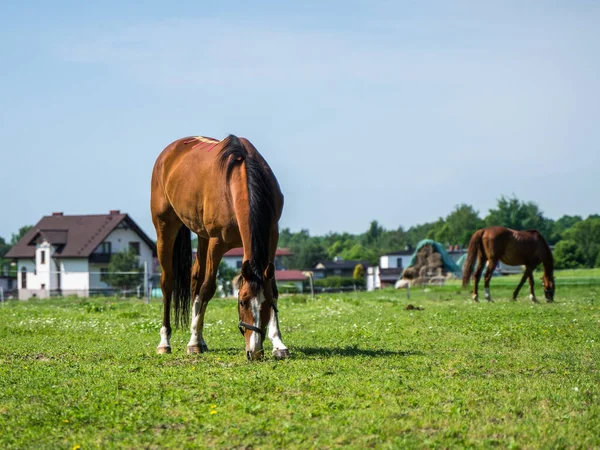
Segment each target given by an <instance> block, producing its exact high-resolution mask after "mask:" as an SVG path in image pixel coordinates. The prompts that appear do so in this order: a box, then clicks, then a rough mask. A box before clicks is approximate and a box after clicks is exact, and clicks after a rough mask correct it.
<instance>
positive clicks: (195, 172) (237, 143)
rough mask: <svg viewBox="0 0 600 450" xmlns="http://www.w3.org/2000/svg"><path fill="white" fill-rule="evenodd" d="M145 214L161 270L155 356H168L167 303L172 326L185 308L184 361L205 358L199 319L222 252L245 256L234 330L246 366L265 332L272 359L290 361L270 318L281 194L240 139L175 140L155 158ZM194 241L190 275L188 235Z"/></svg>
mask: <svg viewBox="0 0 600 450" xmlns="http://www.w3.org/2000/svg"><path fill="white" fill-rule="evenodd" d="M151 189H152V190H151V201H150V209H151V211H152V222H153V223H154V227H155V228H156V235H157V239H158V240H157V249H158V259H159V262H160V265H161V268H162V274H161V278H160V285H161V289H162V292H163V323H162V328H161V330H160V336H161V340H160V344H159V345H158V348H157V353H170V352H171V345H170V337H171V322H170V315H171V300H172V299H173V301H174V306H175V325H176V326H179V325H186V324H187V323H188V318H189V314H190V306H191V304H192V300H193V308H192V326H191V338H190V341H189V343H188V346H187V351H188V353H203V352H205V351H207V350H208V347H207V345H206V342H205V341H204V338H203V336H202V330H203V327H204V315H205V313H206V307H207V306H208V302H209V300H210V299H211V298H212V297H213V295H214V294H215V291H216V287H217V281H216V277H217V269H218V267H219V262H220V261H221V258H222V257H223V255H224V254H225V252H227V251H228V250H230V249H232V248H235V247H243V248H244V258H243V263H242V267H241V275H242V276H241V285H240V290H239V294H238V315H239V319H240V320H239V325H238V327H239V329H240V331H241V333H242V335H243V336H244V338H245V341H246V355H247V357H248V359H256V358H259V357H261V356H262V355H263V341H264V338H265V334H266V333H265V329H266V327H267V325H268V327H269V335H268V336H269V339H271V341H272V343H273V354H274V356H275V357H277V358H285V357H288V356H289V351H288V349H287V347H286V346H285V345H284V344H283V342H282V341H281V332H280V330H279V323H278V318H277V297H278V292H277V286H276V284H275V278H274V273H275V268H274V266H273V262H274V259H275V251H276V249H277V242H278V240H279V230H278V222H279V219H280V217H281V213H282V210H283V194H282V193H281V190H280V189H279V184H278V182H277V179H276V178H275V175H273V172H272V171H271V168H270V167H269V165H268V164H267V162H266V161H265V160H264V159H263V157H262V156H261V155H260V154H259V153H258V151H257V150H256V148H254V146H253V145H252V144H251V143H250V142H249V141H248V140H246V139H244V138H238V137H236V136H233V135H230V136H228V137H227V138H226V139H224V140H223V141H218V140H215V139H212V138H206V137H202V136H197V137H188V138H183V139H179V140H177V141H175V142H173V143H171V144H170V145H169V146H167V147H166V148H165V149H164V150H163V151H162V153H161V154H160V155H159V156H158V158H157V160H156V163H155V164H154V169H153V172H152V183H151ZM190 231H192V232H194V233H196V234H197V235H198V252H197V256H196V260H195V261H194V265H193V267H192V249H191V233H190Z"/></svg>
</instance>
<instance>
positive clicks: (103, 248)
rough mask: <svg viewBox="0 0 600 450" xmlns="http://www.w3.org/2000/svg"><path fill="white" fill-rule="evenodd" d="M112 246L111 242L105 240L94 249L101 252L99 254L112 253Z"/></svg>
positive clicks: (97, 252) (95, 251)
mask: <svg viewBox="0 0 600 450" xmlns="http://www.w3.org/2000/svg"><path fill="white" fill-rule="evenodd" d="M111 248H112V247H111V243H110V242H103V243H102V244H100V245H99V246H98V247H96V250H94V253H96V254H99V255H110V253H111Z"/></svg>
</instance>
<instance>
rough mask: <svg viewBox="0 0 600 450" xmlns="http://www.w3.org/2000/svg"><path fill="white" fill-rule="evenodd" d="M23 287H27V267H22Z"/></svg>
mask: <svg viewBox="0 0 600 450" xmlns="http://www.w3.org/2000/svg"><path fill="white" fill-rule="evenodd" d="M21 289H27V269H26V268H25V267H21Z"/></svg>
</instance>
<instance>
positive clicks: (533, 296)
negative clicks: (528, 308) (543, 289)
mask: <svg viewBox="0 0 600 450" xmlns="http://www.w3.org/2000/svg"><path fill="white" fill-rule="evenodd" d="M529 300H531V301H532V302H535V301H537V299H536V298H535V295H533V294H529Z"/></svg>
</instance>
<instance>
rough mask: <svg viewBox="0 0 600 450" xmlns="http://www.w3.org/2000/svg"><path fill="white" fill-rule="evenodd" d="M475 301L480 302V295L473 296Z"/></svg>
mask: <svg viewBox="0 0 600 450" xmlns="http://www.w3.org/2000/svg"><path fill="white" fill-rule="evenodd" d="M473 301H474V302H477V303H479V296H478V295H474V296H473Z"/></svg>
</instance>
